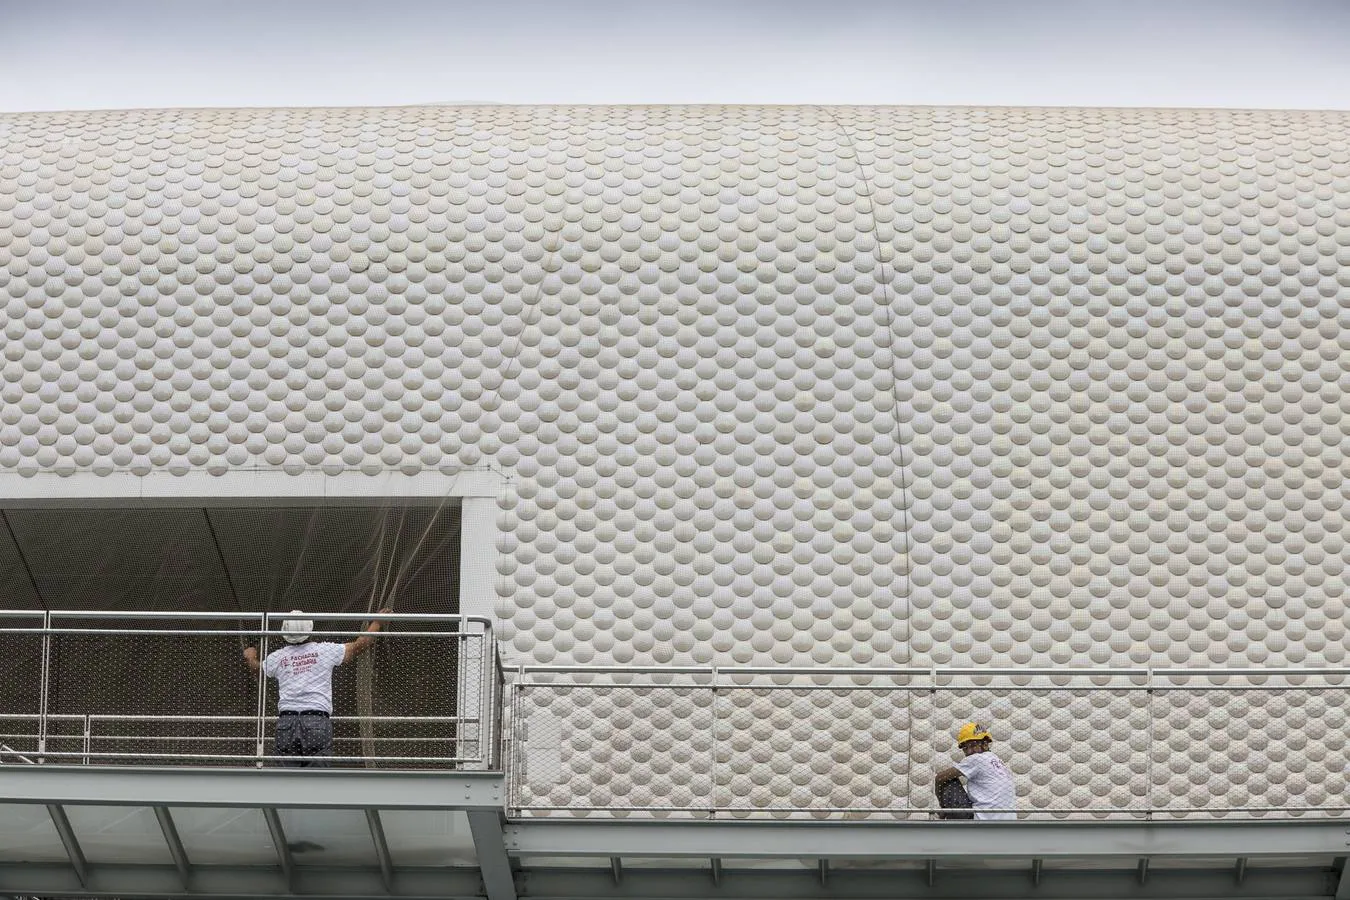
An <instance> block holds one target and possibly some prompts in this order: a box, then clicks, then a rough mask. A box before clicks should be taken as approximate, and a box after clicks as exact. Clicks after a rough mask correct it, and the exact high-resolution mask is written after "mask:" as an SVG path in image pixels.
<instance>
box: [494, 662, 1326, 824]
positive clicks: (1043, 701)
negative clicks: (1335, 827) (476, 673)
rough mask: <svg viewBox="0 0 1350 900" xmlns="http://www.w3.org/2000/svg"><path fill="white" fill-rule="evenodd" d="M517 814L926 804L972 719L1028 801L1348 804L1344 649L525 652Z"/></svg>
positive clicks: (1111, 805) (770, 811)
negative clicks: (668, 659) (836, 655)
mask: <svg viewBox="0 0 1350 900" xmlns="http://www.w3.org/2000/svg"><path fill="white" fill-rule="evenodd" d="M510 691H511V693H510V702H511V713H510V721H511V734H510V746H511V757H510V760H509V763H508V766H507V773H508V779H509V796H510V798H511V800H510V803H511V807H512V810H513V812H514V813H516V814H518V815H533V816H550V815H552V816H557V815H586V816H606V815H620V816H628V817H632V816H648V817H662V818H719V817H724V818H749V817H767V818H788V819H791V818H809V819H822V818H823V819H829V818H842V819H873V818H878V819H910V818H921V819H928V818H930V817H932V816H933V815H934V814H935V813H936V811H937V801H936V798H935V796H934V792H933V776H934V774H935V773H936V771H938V770H939V769H942V768H946V767H948V766H951V765H952V764H953V763H954V762H955V761H956V760H957V759H958V758H959V757H960V755H961V754H960V753H959V752H958V751H957V748H956V747H955V743H954V734H955V731H956V729H957V727H958V726H959V725H960V724H961V723H962V722H965V721H978V722H980V723H981V724H983V725H984V726H986V727H987V728H988V729H989V730H990V731H991V732H992V733H993V735H994V745H993V749H994V752H996V753H997V754H998V755H999V756H1000V757H1001V758H1002V759H1003V760H1004V761H1005V762H1006V763H1007V764H1008V766H1009V768H1010V769H1011V770H1012V772H1013V775H1014V782H1015V784H1016V787H1017V794H1018V806H1017V811H1018V814H1019V817H1021V818H1121V817H1125V818H1139V819H1148V818H1154V817H1158V818H1197V817H1200V818H1212V817H1262V816H1280V817H1306V816H1339V815H1344V814H1346V813H1350V805H1347V801H1346V796H1347V794H1346V788H1347V773H1346V758H1345V754H1344V750H1345V747H1346V742H1345V739H1344V737H1343V734H1344V733H1345V728H1344V726H1345V724H1346V708H1347V704H1346V700H1347V692H1348V691H1350V668H1297V669H1259V668H1242V669H1238V668H1232V669H1173V668H1101V669H1070V668H1046V669H1031V668H1006V669H994V668H942V669H933V668H927V669H919V668H913V669H903V668H901V669H883V668H871V669H862V668H860V669H815V668H804V669H794V668H766V667H760V668H753V667H740V668H721V667H647V668H618V667H602V666H601V667H597V666H525V667H520V668H518V669H517V670H516V671H515V677H514V679H513V683H512V685H511V688H510Z"/></svg>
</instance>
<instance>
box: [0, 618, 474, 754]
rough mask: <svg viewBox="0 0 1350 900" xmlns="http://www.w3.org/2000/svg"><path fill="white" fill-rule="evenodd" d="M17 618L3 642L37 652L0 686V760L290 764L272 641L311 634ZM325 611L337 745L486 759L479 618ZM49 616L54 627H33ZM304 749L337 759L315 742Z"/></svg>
mask: <svg viewBox="0 0 1350 900" xmlns="http://www.w3.org/2000/svg"><path fill="white" fill-rule="evenodd" d="M8 618H9V619H11V620H14V621H17V622H20V623H21V624H20V625H18V626H9V627H8V628H0V640H4V641H5V642H7V643H8V644H14V645H21V644H22V643H23V642H28V643H32V644H36V646H37V648H38V650H37V651H36V652H35V653H28V654H27V656H28V657H33V656H36V657H37V663H36V665H33V660H32V659H31V658H30V659H29V660H28V662H29V665H28V666H27V668H28V669H30V670H31V671H26V672H25V671H22V670H20V671H15V672H14V677H13V679H12V683H7V684H6V685H5V688H6V690H5V691H3V692H0V697H3V698H5V706H4V707H2V708H0V728H3V729H4V730H3V736H0V760H2V761H3V762H9V763H39V762H58V763H66V764H76V763H100V764H114V763H115V764H136V765H165V764H189V765H222V764H235V765H238V764H248V765H256V764H262V763H266V764H282V763H289V762H295V761H296V760H294V759H293V758H290V757H287V758H285V759H283V758H281V755H280V754H279V753H278V752H277V750H276V748H275V746H274V741H273V738H274V737H275V729H276V722H277V716H276V712H277V709H276V707H277V688H276V683H275V680H274V679H272V678H269V677H267V676H266V674H265V672H266V669H267V668H268V665H267V659H268V657H269V655H270V654H269V653H268V650H269V648H271V647H293V648H294V649H298V650H300V651H301V652H305V651H307V650H308V649H309V648H314V647H315V646H316V644H315V642H314V641H310V642H308V643H302V644H299V645H290V644H286V643H285V642H284V641H282V640H281V639H280V638H281V632H280V626H281V624H282V621H283V620H282V619H281V618H274V619H269V618H268V617H266V616H265V615H258V616H255V617H251V618H250V617H247V616H244V617H240V616H236V615H231V614H205V613H198V614H195V615H187V614H182V615H175V614H166V613H139V614H138V613H125V614H115V613H105V614H99V613H93V612H89V613H84V612H81V613H71V612H55V613H42V612H38V613H35V614H34V615H33V616H31V617H25V616H20V615H17V614H16V615H11V616H9V617H8ZM331 618H332V619H333V620H334V621H332V622H331V623H329V624H330V625H331V626H332V628H331V629H330V631H328V632H327V633H326V634H320V635H316V637H319V638H323V637H327V638H331V639H332V640H331V641H326V642H322V641H321V643H330V644H331V646H332V650H333V651H334V652H335V653H336V654H337V656H338V658H340V659H342V660H343V664H340V665H338V666H337V668H336V669H335V672H336V677H335V678H334V679H333V680H334V687H335V691H334V693H335V694H336V698H335V706H334V708H335V712H336V715H333V716H331V724H332V726H333V731H334V751H333V753H332V754H331V757H336V761H337V762H346V763H347V764H350V765H363V766H371V767H393V768H439V767H448V768H467V767H473V768H480V769H481V768H487V764H488V763H489V762H492V763H495V762H496V752H495V747H496V744H497V741H498V732H497V731H496V730H495V729H496V728H497V726H498V716H497V714H496V713H495V712H494V711H492V710H490V709H489V705H490V704H491V703H495V702H497V700H498V697H499V694H497V693H496V692H495V686H496V685H497V684H498V682H499V681H500V666H499V664H498V661H497V657H496V653H495V647H494V645H493V638H492V632H491V626H490V624H489V623H488V622H487V621H486V620H481V619H476V620H473V621H467V620H465V619H463V618H462V617H460V616H457V615H437V616H431V615H410V614H387V615H383V616H381V617H380V618H381V621H382V624H383V628H382V629H381V630H380V631H379V633H378V634H374V633H372V632H370V631H368V630H366V626H367V625H368V624H369V623H368V622H367V621H366V620H365V617H364V616H360V615H352V614H346V615H345V616H344V615H334V616H332V617H331ZM27 619H31V622H29V621H27ZM44 621H49V622H50V625H49V626H48V627H46V628H45V630H44V628H42V627H36V628H35V627H32V624H31V623H32V622H36V623H37V624H38V626H41V625H42V623H43V622H44ZM321 624H322V623H321ZM24 625H27V626H29V627H23V626H24ZM364 637H368V638H371V642H370V644H369V645H367V646H366V649H365V651H364V652H358V651H357V649H356V648H353V647H351V644H352V642H355V641H357V640H359V639H361V638H364ZM344 644H345V645H346V646H344ZM360 646H362V645H357V647H360ZM349 648H350V653H351V654H352V657H353V658H352V659H348V653H349ZM44 649H45V652H43V650H44ZM254 649H257V650H259V657H260V658H261V660H262V669H263V670H264V671H263V673H255V672H253V671H251V670H250V667H249V665H248V664H247V658H246V656H245V653H244V651H245V650H249V651H252V650H254ZM15 655H16V658H20V659H23V658H24V654H23V653H20V652H18V651H16V654H15ZM43 660H45V661H46V662H45V663H44V662H43ZM461 706H463V707H464V711H461ZM25 710H31V711H25ZM303 752H304V753H305V754H306V755H308V756H313V755H321V756H325V757H328V756H330V755H329V754H325V753H323V752H322V751H321V749H316V748H313V747H307V748H303ZM327 761H329V762H332V761H334V760H333V759H328V760H327Z"/></svg>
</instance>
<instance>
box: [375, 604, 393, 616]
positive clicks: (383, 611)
mask: <svg viewBox="0 0 1350 900" xmlns="http://www.w3.org/2000/svg"><path fill="white" fill-rule="evenodd" d="M391 612H393V610H392V609H390V608H389V607H387V606H386V607H385V608H384V609H382V610H380V611H379V612H378V613H376V615H379V616H387V615H389V614H390V613H391Z"/></svg>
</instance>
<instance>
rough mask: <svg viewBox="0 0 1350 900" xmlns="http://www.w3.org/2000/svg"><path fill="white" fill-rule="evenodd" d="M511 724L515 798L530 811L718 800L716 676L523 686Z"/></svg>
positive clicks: (707, 806) (660, 810)
mask: <svg viewBox="0 0 1350 900" xmlns="http://www.w3.org/2000/svg"><path fill="white" fill-rule="evenodd" d="M512 731H513V734H514V735H515V740H516V752H515V754H514V764H515V765H516V767H517V769H516V779H515V788H516V791H517V803H516V805H517V806H519V807H523V808H526V809H528V810H529V811H530V812H531V813H534V814H550V813H556V812H560V811H568V812H569V813H570V814H578V813H579V814H583V815H595V814H600V815H606V814H611V813H614V812H622V811H633V810H642V811H646V812H651V813H655V814H657V815H661V816H671V815H680V814H683V815H698V816H706V815H707V814H708V812H709V811H710V810H711V809H712V806H713V773H712V769H713V752H714V751H713V745H714V736H713V693H712V689H711V686H710V685H707V684H702V685H698V684H681V685H669V684H667V685H640V686H639V685H616V684H606V685H575V684H529V685H523V686H520V687H519V688H518V691H517V694H516V702H515V703H514V705H513V721H512Z"/></svg>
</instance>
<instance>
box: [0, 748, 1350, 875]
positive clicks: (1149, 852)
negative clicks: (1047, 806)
mask: <svg viewBox="0 0 1350 900" xmlns="http://www.w3.org/2000/svg"><path fill="white" fill-rule="evenodd" d="M505 801H506V789H505V784H504V778H503V776H502V775H500V774H498V773H478V772H390V771H351V770H347V771H341V770H323V769H312V770H293V769H291V770H281V769H238V768H235V769H202V768H193V769H185V768H153V769H151V768H130V767H125V766H122V767H100V766H50V765H44V766H5V767H0V842H3V843H5V844H6V845H7V847H8V849H7V853H6V858H8V859H11V860H13V859H15V858H16V856H17V857H18V858H21V860H22V861H10V862H6V863H4V864H0V896H2V895H8V896H16V897H17V896H62V897H74V896H88V897H122V898H125V897H132V896H135V897H217V898H225V897H289V896H307V897H319V898H355V897H383V896H388V897H405V898H422V897H425V898H433V897H435V898H486V900H516V898H522V900H523V898H553V900H564V898H566V900H579V898H661V900H679V898H705V897H719V898H747V900H749V898H766V900H768V898H812V897H820V898H860V900H861V898H908V897H934V898H958V897H972V898H973V897H979V898H984V900H1014V898H1047V900H1053V898H1081V897H1098V898H1151V897H1157V898H1190V900H1196V898H1219V897H1225V898H1226V897H1246V898H1276V897H1280V898H1331V897H1335V898H1350V869H1347V867H1346V865H1345V857H1346V856H1347V854H1350V822H1346V821H1344V820H1339V819H1317V820H1297V819H1293V820H1291V819H1255V820H1253V819H1247V820H1241V821H1224V820H1210V821H1171V822H1169V821H1147V820H1135V821H1101V822H1084V821H1074V822H1055V821H1022V822H936V821H934V822H923V821H895V822H878V821H864V822H815V823H812V822H802V821H795V822H775V821H759V820H757V821H706V820H704V821H699V820H678V821H674V820H665V821H661V820H650V819H647V820H643V821H633V822H628V821H615V820H601V821H595V820H587V819H577V818H567V819H530V820H517V821H508V820H507V819H506V817H505V815H504V810H505Z"/></svg>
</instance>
